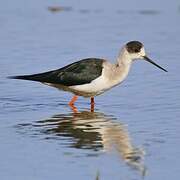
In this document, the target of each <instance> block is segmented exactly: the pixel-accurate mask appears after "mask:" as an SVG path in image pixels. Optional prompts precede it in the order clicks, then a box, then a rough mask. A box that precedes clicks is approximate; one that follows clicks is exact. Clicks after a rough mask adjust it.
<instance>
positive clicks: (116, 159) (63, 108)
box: [0, 0, 180, 180]
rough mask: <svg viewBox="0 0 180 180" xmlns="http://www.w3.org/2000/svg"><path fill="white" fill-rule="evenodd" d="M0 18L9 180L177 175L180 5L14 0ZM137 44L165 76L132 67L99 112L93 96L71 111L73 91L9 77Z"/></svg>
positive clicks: (2, 172) (2, 6)
mask: <svg viewBox="0 0 180 180" xmlns="http://www.w3.org/2000/svg"><path fill="white" fill-rule="evenodd" d="M162 3H163V6H162ZM137 4H138V5H137ZM49 7H61V8H60V10H59V11H56V12H54V11H53V12H52V11H51V10H50V9H49ZM0 12H1V17H0V23H1V29H0V47H1V51H0V59H1V60H0V92H1V93H0V122H1V123H0V142H1V145H0V159H1V161H0V176H1V178H2V179H3V180H9V179H14V180H16V179H17V180H21V179H22V180H23V179H27V180H28V179H29V180H32V179H34V180H36V179H37V180H41V179H42V180H45V179H53V180H56V179H58V180H59V179H78V180H81V179H82V180H84V179H87V180H88V179H89V180H92V179H95V178H96V176H99V179H102V180H106V179H107V180H109V179H130V180H131V179H133V180H134V179H142V178H143V177H144V178H145V179H148V180H154V179H158V180H159V179H167V180H168V179H178V178H179V177H180V163H179V159H180V155H179V152H180V141H179V139H180V135H179V127H180V122H179V117H180V111H179V108H180V84H179V69H180V63H179V57H180V46H179V44H180V38H179V32H180V23H179V17H180V13H179V2H178V1H176V0H174V1H171V2H164V1H158V2H157V1H155V0H153V1H149V2H144V1H142V0H141V1H138V2H137V1H133V2H131V1H126V2H123V4H122V2H120V1H117V0H114V1H113V3H112V2H104V1H102V0H101V1H98V2H96V1H88V2H87V1H86V2H85V1H82V0H81V1H78V3H77V2H75V1H68V2H67V1H61V3H60V2H58V1H53V2H52V1H48V0H47V1H42V0H40V1H35V0H31V1H28V2H25V1H22V0H17V1H13V2H12V1H9V0H7V1H4V2H3V1H2V2H0ZM130 40H139V41H142V42H143V43H144V44H145V47H146V50H147V52H148V55H149V56H150V57H151V58H152V59H153V60H154V61H155V62H157V63H158V64H160V65H161V66H163V67H164V68H166V69H168V73H164V72H163V71H161V70H159V69H157V68H156V67H154V66H152V65H151V64H148V63H147V62H142V61H138V62H135V63H134V64H133V67H132V69H131V72H130V74H129V76H128V78H127V80H126V81H125V82H124V83H123V84H121V85H120V86H118V87H116V88H113V89H112V90H111V91H109V92H107V93H105V94H104V95H102V96H99V97H97V98H96V99H95V100H96V108H95V112H94V113H91V112H90V110H89V107H90V105H89V99H84V98H80V99H79V100H78V102H77V104H76V107H77V109H78V113H73V112H72V110H71V109H70V108H69V107H68V105H67V103H68V101H69V99H70V98H71V96H72V95H71V94H68V93H65V92H59V91H58V90H56V89H53V88H50V87H46V86H44V85H41V84H39V83H35V82H25V81H18V80H9V79H6V77H7V76H10V75H17V74H29V73H37V72H43V71H47V70H51V69H56V68H59V67H62V66H64V65H66V64H68V63H71V62H73V61H76V60H79V59H81V58H86V57H101V58H107V59H109V60H110V61H111V62H113V61H114V60H115V59H116V57H117V54H118V52H119V49H120V47H121V46H122V45H123V44H124V43H125V42H127V41H130Z"/></svg>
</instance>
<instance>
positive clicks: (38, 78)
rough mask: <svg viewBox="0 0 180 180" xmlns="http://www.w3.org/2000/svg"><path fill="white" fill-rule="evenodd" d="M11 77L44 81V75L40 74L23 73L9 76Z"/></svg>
mask: <svg viewBox="0 0 180 180" xmlns="http://www.w3.org/2000/svg"><path fill="white" fill-rule="evenodd" d="M7 78H9V79H21V80H30V81H42V77H41V78H40V76H39V75H36V74H34V75H21V76H9V77H7Z"/></svg>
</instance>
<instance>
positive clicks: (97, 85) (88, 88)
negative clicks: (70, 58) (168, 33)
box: [10, 41, 167, 108]
mask: <svg viewBox="0 0 180 180" xmlns="http://www.w3.org/2000/svg"><path fill="white" fill-rule="evenodd" d="M136 59H142V60H146V61H148V62H150V63H152V64H153V65H155V66H157V67H158V68H160V69H162V70H163V71H165V72H167V70H166V69H164V68H162V67H161V66H159V65H158V64H156V63H155V62H153V61H152V60H151V59H149V58H148V57H147V56H146V53H145V49H144V45H143V44H142V43H141V42H139V41H130V42H128V43H127V44H125V45H124V46H123V47H122V49H121V51H120V53H119V56H118V58H117V62H116V63H115V64H112V63H110V62H108V61H107V60H105V59H100V58H87V59H82V60H80V61H77V62H74V63H72V64H69V65H67V66H65V67H62V68H60V69H57V70H53V71H48V72H44V73H38V74H32V75H22V76H11V77H10V78H12V79H23V80H31V81H38V82H41V83H43V84H46V85H49V86H53V87H56V88H58V89H60V90H64V91H69V92H71V93H73V94H74V96H73V98H72V99H71V101H70V102H69V105H70V106H73V105H74V102H75V101H76V100H77V98H78V96H83V97H89V98H91V108H94V96H97V95H100V94H102V93H104V92H105V91H107V90H109V89H111V88H112V87H114V86H116V85H118V84H120V83H121V82H122V81H123V80H124V79H125V78H126V77H127V75H128V72H129V69H130V67H131V65H132V62H133V61H134V60H136Z"/></svg>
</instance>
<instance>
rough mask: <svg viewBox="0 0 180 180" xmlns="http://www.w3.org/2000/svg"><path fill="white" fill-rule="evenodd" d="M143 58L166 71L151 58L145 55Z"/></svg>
mask: <svg viewBox="0 0 180 180" xmlns="http://www.w3.org/2000/svg"><path fill="white" fill-rule="evenodd" d="M144 59H145V60H146V61H148V62H150V63H151V64H153V65H155V66H156V67H158V68H159V69H162V70H163V71H165V72H168V71H167V70H166V69H164V68H162V67H161V66H159V65H158V64H156V63H155V62H154V61H152V60H151V59H149V58H148V57H147V56H144Z"/></svg>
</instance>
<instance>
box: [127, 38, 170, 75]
mask: <svg viewBox="0 0 180 180" xmlns="http://www.w3.org/2000/svg"><path fill="white" fill-rule="evenodd" d="M125 49H126V51H127V52H128V54H129V57H130V59H132V60H136V59H142V60H145V61H148V62H150V63H151V64H153V65H155V66H156V67H158V68H160V69H162V70H163V71H165V72H167V70H166V69H164V68H162V67H161V66H159V65H158V64H156V63H155V62H154V61H152V60H151V59H150V58H149V57H148V56H147V55H146V52H145V49H144V45H143V44H142V43H141V42H139V41H130V42H128V43H127V44H126V46H125Z"/></svg>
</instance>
